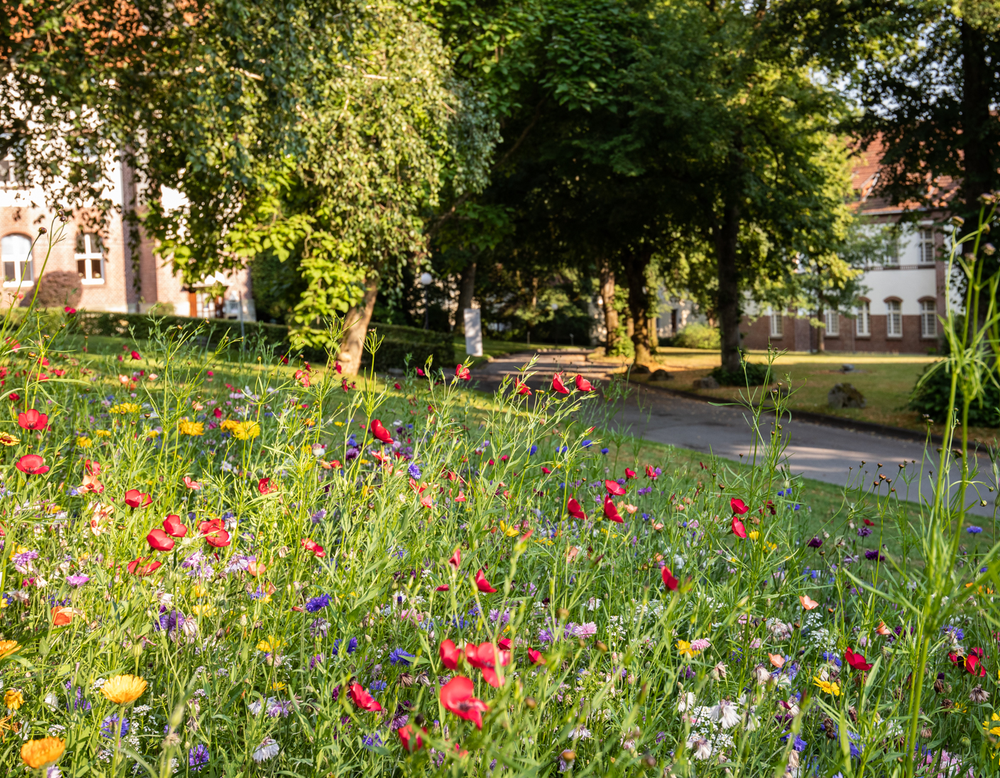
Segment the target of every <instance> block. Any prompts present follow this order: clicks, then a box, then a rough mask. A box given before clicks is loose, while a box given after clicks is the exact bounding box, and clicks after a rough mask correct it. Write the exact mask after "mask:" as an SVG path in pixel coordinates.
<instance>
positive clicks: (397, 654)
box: [389, 648, 416, 665]
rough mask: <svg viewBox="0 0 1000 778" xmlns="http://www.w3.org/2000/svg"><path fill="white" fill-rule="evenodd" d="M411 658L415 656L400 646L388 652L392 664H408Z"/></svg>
mask: <svg viewBox="0 0 1000 778" xmlns="http://www.w3.org/2000/svg"><path fill="white" fill-rule="evenodd" d="M411 659H416V657H415V656H414V655H413V654H410V653H408V652H406V651H404V650H403V649H401V648H394V649H393V650H392V651H390V652H389V662H390V663H391V664H394V665H408V664H410V660H411Z"/></svg>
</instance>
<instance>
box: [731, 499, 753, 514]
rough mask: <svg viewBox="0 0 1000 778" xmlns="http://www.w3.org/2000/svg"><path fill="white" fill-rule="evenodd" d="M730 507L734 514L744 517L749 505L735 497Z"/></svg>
mask: <svg viewBox="0 0 1000 778" xmlns="http://www.w3.org/2000/svg"><path fill="white" fill-rule="evenodd" d="M729 506H730V507H731V508H732V509H733V513H737V514H739V515H740V516H742V515H743V514H744V513H746V512H747V511H748V510H750V509H749V508H748V507H747V504H746V503H745V502H743V500H741V499H740V498H739V497H734V498H733V499H731V500H730V501H729Z"/></svg>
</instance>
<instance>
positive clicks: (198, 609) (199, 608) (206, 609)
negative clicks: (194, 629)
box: [191, 605, 219, 618]
mask: <svg viewBox="0 0 1000 778" xmlns="http://www.w3.org/2000/svg"><path fill="white" fill-rule="evenodd" d="M191 610H192V611H194V615H195V616H202V617H205V618H208V617H209V616H214V615H215V614H216V613H218V612H219V611H218V610H216V609H215V608H214V607H212V606H211V605H195V606H193V607H192V608H191Z"/></svg>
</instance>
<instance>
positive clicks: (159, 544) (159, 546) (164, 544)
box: [146, 527, 174, 551]
mask: <svg viewBox="0 0 1000 778" xmlns="http://www.w3.org/2000/svg"><path fill="white" fill-rule="evenodd" d="M146 542H147V543H149V545H150V547H151V548H154V549H156V550H157V551H169V550H170V549H172V548H173V547H174V539H173V538H172V537H170V535H168V534H167V533H166V532H164V531H163V530H162V529H160V528H159V527H157V528H156V529H154V530H151V531H150V533H149V534H148V535H146Z"/></svg>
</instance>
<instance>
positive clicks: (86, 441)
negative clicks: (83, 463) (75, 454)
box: [76, 435, 94, 448]
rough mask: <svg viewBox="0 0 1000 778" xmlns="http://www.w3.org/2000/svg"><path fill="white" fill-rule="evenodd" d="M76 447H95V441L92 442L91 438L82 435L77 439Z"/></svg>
mask: <svg viewBox="0 0 1000 778" xmlns="http://www.w3.org/2000/svg"><path fill="white" fill-rule="evenodd" d="M76 445H77V446H78V447H80V448H90V447H91V446H92V445H94V441H92V440H91V439H90V438H87V437H84V436H83V435H81V436H80V437H78V438H77V439H76Z"/></svg>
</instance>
